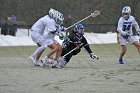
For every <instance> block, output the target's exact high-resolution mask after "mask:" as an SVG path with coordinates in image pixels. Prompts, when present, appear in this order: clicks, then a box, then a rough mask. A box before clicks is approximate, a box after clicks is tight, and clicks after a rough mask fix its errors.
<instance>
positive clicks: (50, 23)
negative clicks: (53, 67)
mask: <svg viewBox="0 0 140 93" xmlns="http://www.w3.org/2000/svg"><path fill="white" fill-rule="evenodd" d="M63 20H64V17H63V14H62V13H60V12H58V11H56V10H54V9H52V8H51V9H50V10H49V14H48V15H46V16H44V17H42V18H40V19H39V20H38V21H37V22H36V23H35V24H34V25H33V26H32V28H31V30H32V34H31V38H32V40H33V42H35V43H36V44H37V45H38V46H39V48H37V50H36V51H35V52H34V53H33V54H32V55H31V56H30V59H31V60H32V62H33V63H34V65H39V58H40V56H41V54H42V53H43V51H44V50H45V49H46V48H47V47H49V48H51V50H50V51H49V52H48V54H47V56H45V57H44V58H43V59H42V60H43V61H42V62H43V65H45V64H46V62H47V60H48V58H49V57H50V56H51V55H53V54H54V53H56V56H55V59H54V60H57V59H58V58H59V57H60V55H61V52H62V48H61V45H60V44H59V43H58V42H57V41H56V40H55V39H54V37H55V34H56V33H57V34H58V32H59V31H58V30H59V29H58V27H59V24H60V23H61V22H63ZM58 35H59V34H58Z"/></svg>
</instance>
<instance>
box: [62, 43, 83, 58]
mask: <svg viewBox="0 0 140 93" xmlns="http://www.w3.org/2000/svg"><path fill="white" fill-rule="evenodd" d="M82 45H83V43H82V44H80V45H78V46H76V47H75V48H74V49H72V50H71V51H69V52H68V53H67V54H65V55H64V56H62V58H64V57H66V56H67V55H69V54H70V53H71V52H73V51H74V50H76V49H79V48H80V47H81V46H82Z"/></svg>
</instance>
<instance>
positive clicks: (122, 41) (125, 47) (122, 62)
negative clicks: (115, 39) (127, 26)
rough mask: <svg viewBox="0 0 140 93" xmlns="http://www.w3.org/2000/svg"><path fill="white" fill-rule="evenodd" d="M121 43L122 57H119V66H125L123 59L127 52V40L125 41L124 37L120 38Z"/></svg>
mask: <svg viewBox="0 0 140 93" xmlns="http://www.w3.org/2000/svg"><path fill="white" fill-rule="evenodd" d="M119 43H120V45H121V52H120V57H119V64H124V60H123V57H124V55H125V53H126V51H127V46H126V43H127V41H126V39H124V38H123V37H122V36H119Z"/></svg>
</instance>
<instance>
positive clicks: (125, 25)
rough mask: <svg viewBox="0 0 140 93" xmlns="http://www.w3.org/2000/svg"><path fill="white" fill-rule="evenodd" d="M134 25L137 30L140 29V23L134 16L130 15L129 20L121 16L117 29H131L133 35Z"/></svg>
mask: <svg viewBox="0 0 140 93" xmlns="http://www.w3.org/2000/svg"><path fill="white" fill-rule="evenodd" d="M132 26H134V27H135V29H136V31H140V28H139V26H138V23H137V22H136V20H135V18H134V17H133V16H131V15H130V16H129V18H128V20H125V19H124V18H123V17H121V18H120V19H119V22H118V27H117V31H118V32H119V31H129V32H130V35H133V31H132Z"/></svg>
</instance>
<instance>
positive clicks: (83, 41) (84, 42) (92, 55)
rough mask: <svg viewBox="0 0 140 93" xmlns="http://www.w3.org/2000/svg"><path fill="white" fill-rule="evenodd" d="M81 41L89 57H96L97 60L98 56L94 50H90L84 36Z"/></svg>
mask: <svg viewBox="0 0 140 93" xmlns="http://www.w3.org/2000/svg"><path fill="white" fill-rule="evenodd" d="M82 43H83V47H84V48H85V49H86V51H87V52H88V53H89V55H90V57H91V58H93V59H94V58H96V59H97V60H98V59H99V58H98V56H97V55H96V54H95V53H94V52H92V50H91V49H90V47H89V44H88V42H87V40H86V38H85V37H84V36H83V38H82Z"/></svg>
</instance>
